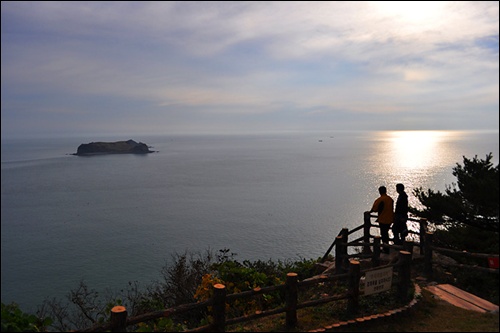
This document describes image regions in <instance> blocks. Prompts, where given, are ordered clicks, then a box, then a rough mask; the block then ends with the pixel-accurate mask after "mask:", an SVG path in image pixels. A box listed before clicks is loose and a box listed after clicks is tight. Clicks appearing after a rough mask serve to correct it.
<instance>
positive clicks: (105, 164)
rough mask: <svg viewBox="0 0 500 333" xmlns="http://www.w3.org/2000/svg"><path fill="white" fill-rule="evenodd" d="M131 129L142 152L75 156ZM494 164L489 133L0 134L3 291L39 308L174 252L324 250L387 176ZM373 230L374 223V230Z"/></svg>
mask: <svg viewBox="0 0 500 333" xmlns="http://www.w3.org/2000/svg"><path fill="white" fill-rule="evenodd" d="M128 139H133V140H135V141H137V142H144V143H146V144H147V145H149V146H151V150H154V151H155V152H154V153H150V154H145V155H133V154H122V155H99V156H87V157H83V156H75V155H72V154H73V153H75V152H76V150H77V147H78V146H79V145H80V144H81V143H89V142H95V141H121V140H128ZM490 152H491V153H493V162H494V164H495V165H497V164H498V156H499V133H498V130H493V131H331V132H288V133H267V134H240V135H233V134H228V135H222V134H221V135H214V134H213V135H202V134H197V135H192V134H189V135H188V134H185V135H180V134H179V135H142V136H140V135H139V136H134V137H118V136H100V137H97V136H94V137H68V138H61V137H59V138H17V139H2V142H1V164H2V169H1V188H2V192H1V193H2V195H1V237H2V241H1V246H2V250H1V268H2V270H1V299H2V302H3V303H6V304H7V303H11V302H15V303H17V304H19V306H20V307H21V309H22V310H23V311H27V312H30V311H35V310H36V309H37V307H38V306H39V305H41V304H42V302H43V301H44V300H46V299H58V300H66V299H67V298H66V297H67V295H68V294H69V292H70V290H73V289H76V288H77V287H78V286H79V284H80V282H84V283H86V284H87V286H88V287H89V288H91V289H93V290H95V291H98V292H105V291H110V290H111V291H112V290H120V289H124V288H126V287H127V285H128V283H129V282H133V281H137V282H138V283H139V284H140V285H142V286H147V285H149V284H150V283H152V282H154V281H158V280H161V269H162V268H163V267H164V266H165V265H168V264H169V263H170V264H171V263H172V260H173V257H174V256H175V255H176V254H183V253H204V252H205V251H214V252H215V253H217V252H218V251H219V250H223V249H229V250H230V252H231V253H234V254H235V256H234V259H236V260H239V261H243V260H251V261H253V260H263V261H267V260H302V259H317V258H319V257H322V256H323V255H324V254H325V252H326V251H327V249H328V247H329V246H330V245H331V243H332V242H333V240H334V239H335V237H336V236H337V235H338V233H339V232H340V230H341V229H342V228H344V227H345V228H349V229H352V228H354V227H356V226H358V225H360V224H362V223H363V212H364V211H367V210H369V209H370V208H371V205H372V203H373V201H374V200H375V199H376V198H377V197H378V196H379V194H378V187H379V186H381V185H385V186H386V187H387V189H388V194H389V195H390V196H392V197H393V198H394V199H396V198H397V193H396V189H395V185H396V184H397V183H403V184H404V185H405V187H406V192H407V193H408V195H409V201H410V205H413V206H416V207H419V204H420V203H419V202H418V200H417V199H416V198H415V197H414V195H413V193H412V191H413V190H414V189H415V188H420V187H421V188H423V189H432V190H435V191H442V192H443V191H444V190H445V189H446V187H447V186H453V184H454V183H456V178H455V177H454V176H453V174H452V171H453V167H455V166H456V165H457V163H459V164H463V157H464V156H465V157H466V158H469V159H471V158H473V157H474V156H477V157H478V158H481V159H484V158H485V157H486V155H487V154H489V153H490ZM375 233H376V231H375Z"/></svg>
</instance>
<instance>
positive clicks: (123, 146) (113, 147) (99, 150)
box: [74, 140, 154, 156]
mask: <svg viewBox="0 0 500 333" xmlns="http://www.w3.org/2000/svg"><path fill="white" fill-rule="evenodd" d="M153 152H154V151H152V150H149V147H148V146H147V145H146V144H145V143H142V142H139V143H137V142H135V141H134V140H128V141H117V142H91V143H82V144H81V145H80V146H79V147H78V149H77V151H76V154H74V155H77V156H86V155H102V154H148V153H153Z"/></svg>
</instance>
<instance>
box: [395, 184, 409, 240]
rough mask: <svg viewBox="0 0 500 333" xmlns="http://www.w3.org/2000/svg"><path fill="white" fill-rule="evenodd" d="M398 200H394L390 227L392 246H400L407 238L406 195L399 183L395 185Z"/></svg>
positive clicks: (403, 187)
mask: <svg viewBox="0 0 500 333" xmlns="http://www.w3.org/2000/svg"><path fill="white" fill-rule="evenodd" d="M396 191H397V192H398V194H399V195H398V199H397V200H396V210H395V211H394V224H393V225H392V234H393V235H394V244H396V245H402V244H403V243H404V241H405V239H406V236H408V226H407V225H406V221H408V195H407V194H406V192H405V186H404V185H403V184H401V183H399V184H396Z"/></svg>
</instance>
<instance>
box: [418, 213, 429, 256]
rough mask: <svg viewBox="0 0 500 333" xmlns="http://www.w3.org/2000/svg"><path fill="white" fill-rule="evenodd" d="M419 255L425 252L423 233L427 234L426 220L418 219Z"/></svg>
mask: <svg viewBox="0 0 500 333" xmlns="http://www.w3.org/2000/svg"><path fill="white" fill-rule="evenodd" d="M419 224H420V255H422V254H424V251H425V233H426V232H427V219H423V218H422V219H420V220H419Z"/></svg>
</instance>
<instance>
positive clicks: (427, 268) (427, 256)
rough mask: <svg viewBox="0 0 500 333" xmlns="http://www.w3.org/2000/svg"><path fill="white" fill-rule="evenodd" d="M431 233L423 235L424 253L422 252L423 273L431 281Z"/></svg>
mask: <svg viewBox="0 0 500 333" xmlns="http://www.w3.org/2000/svg"><path fill="white" fill-rule="evenodd" d="M433 236H434V234H433V233H432V232H426V233H425V250H424V251H425V252H424V272H425V276H426V278H428V279H432V275H433V273H432V239H433Z"/></svg>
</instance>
